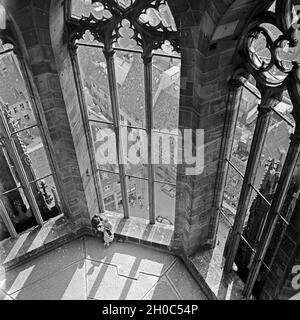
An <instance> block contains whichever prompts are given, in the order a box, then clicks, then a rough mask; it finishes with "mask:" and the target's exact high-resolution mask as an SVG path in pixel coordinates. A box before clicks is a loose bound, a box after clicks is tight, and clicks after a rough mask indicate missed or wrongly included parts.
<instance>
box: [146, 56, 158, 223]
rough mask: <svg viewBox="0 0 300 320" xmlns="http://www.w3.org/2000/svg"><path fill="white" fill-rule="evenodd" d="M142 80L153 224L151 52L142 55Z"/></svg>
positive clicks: (153, 177)
mask: <svg viewBox="0 0 300 320" xmlns="http://www.w3.org/2000/svg"><path fill="white" fill-rule="evenodd" d="M143 61H144V82H145V108H146V131H147V142H148V143H147V151H148V152H147V156H148V167H147V168H148V194H149V221H150V224H155V192H154V181H155V168H154V165H153V164H152V129H153V94H152V53H150V54H149V55H147V56H143Z"/></svg>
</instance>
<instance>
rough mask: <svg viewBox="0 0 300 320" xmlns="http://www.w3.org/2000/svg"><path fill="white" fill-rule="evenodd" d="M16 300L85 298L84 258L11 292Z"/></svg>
mask: <svg viewBox="0 0 300 320" xmlns="http://www.w3.org/2000/svg"><path fill="white" fill-rule="evenodd" d="M12 297H13V298H14V299H17V300H84V299H86V287H85V268H84V260H82V261H80V262H77V263H74V264H73V265H71V266H69V267H67V268H66V269H64V270H61V271H59V272H57V273H55V274H52V275H51V276H49V277H47V278H45V279H42V280H40V281H37V282H35V283H34V284H32V285H30V286H28V287H26V288H24V289H22V290H20V291H18V292H15V293H14V294H12Z"/></svg>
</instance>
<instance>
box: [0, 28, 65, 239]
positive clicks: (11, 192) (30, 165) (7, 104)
mask: <svg viewBox="0 0 300 320" xmlns="http://www.w3.org/2000/svg"><path fill="white" fill-rule="evenodd" d="M1 35H3V38H2V40H1V39H0V168H1V169H0V240H3V239H5V238H7V237H9V236H12V237H16V236H17V234H18V233H20V232H22V231H24V230H27V229H29V228H31V227H33V226H36V225H40V226H41V225H42V224H43V223H44V222H45V221H46V220H48V219H50V218H52V217H55V216H57V215H58V214H60V213H61V202H60V200H59V196H58V191H57V183H56V182H57V180H56V176H55V170H54V167H53V165H52V161H51V157H50V152H49V150H48V145H47V141H46V138H45V133H44V128H43V126H42V123H41V118H40V116H39V112H38V109H37V105H36V102H35V99H34V97H33V90H32V87H31V85H30V81H29V77H28V73H27V69H26V66H25V63H24V61H23V60H22V57H20V56H19V55H18V56H17V55H16V54H15V51H16V50H17V46H14V45H12V44H11V43H12V41H10V40H8V39H7V38H6V37H5V33H4V32H3V31H2V33H1Z"/></svg>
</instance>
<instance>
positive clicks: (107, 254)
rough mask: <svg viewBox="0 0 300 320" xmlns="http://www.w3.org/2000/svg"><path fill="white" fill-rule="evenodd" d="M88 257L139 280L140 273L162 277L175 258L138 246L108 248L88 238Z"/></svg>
mask: <svg viewBox="0 0 300 320" xmlns="http://www.w3.org/2000/svg"><path fill="white" fill-rule="evenodd" d="M85 246H86V257H87V258H89V259H92V260H95V261H98V262H105V263H109V264H112V265H116V266H118V272H119V275H123V276H126V277H131V278H138V274H139V273H140V272H143V273H148V274H151V275H153V276H161V275H163V274H164V273H165V272H166V270H167V269H168V268H169V267H170V266H171V265H172V263H174V261H175V257H174V256H172V255H169V254H166V253H163V252H159V251H156V250H154V249H151V248H147V247H144V246H140V245H136V244H128V243H127V244H126V245H124V244H123V243H119V242H114V243H112V244H111V246H110V247H109V248H106V247H105V246H104V245H103V243H102V242H101V241H100V240H99V239H94V238H90V237H88V238H86V242H85Z"/></svg>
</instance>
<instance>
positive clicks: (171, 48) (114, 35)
mask: <svg viewBox="0 0 300 320" xmlns="http://www.w3.org/2000/svg"><path fill="white" fill-rule="evenodd" d="M66 14H67V21H68V30H69V35H70V47H71V52H72V54H71V55H72V61H73V67H74V70H75V78H76V79H77V86H78V87H79V88H81V90H80V91H81V92H83V95H84V99H83V101H82V103H81V104H82V106H81V107H82V109H83V110H84V113H85V117H86V119H85V125H86V128H85V129H86V131H87V133H88V141H89V144H90V146H91V149H92V152H91V154H90V157H91V159H92V166H93V170H94V174H95V175H98V176H99V177H100V184H101V186H100V185H99V186H98V200H99V204H100V208H101V209H102V210H107V211H111V212H119V213H120V214H123V215H124V217H125V218H128V217H130V216H135V217H139V218H144V219H147V220H149V221H150V223H152V224H153V223H155V222H162V223H167V224H171V225H172V224H174V219H175V190H176V188H175V183H176V172H177V171H176V165H175V164H174V163H168V162H165V163H164V162H163V163H162V164H161V163H159V164H153V163H152V159H151V157H152V154H153V153H154V151H155V150H156V149H159V147H158V146H157V145H155V146H154V145H153V143H154V142H153V132H154V131H156V132H158V133H160V131H161V130H163V129H167V131H166V132H162V133H161V138H160V139H162V138H165V139H169V140H170V141H171V142H170V143H171V145H172V146H173V147H172V148H173V149H172V148H171V149H172V150H173V151H172V152H173V157H174V156H175V155H176V150H175V149H174V146H175V147H176V145H177V144H176V139H178V136H177V135H176V133H175V134H174V133H172V130H173V129H175V130H176V129H178V114H179V87H180V52H179V33H178V29H177V27H176V24H175V20H174V18H173V16H172V13H171V10H170V8H169V5H168V2H167V1H165V0H154V1H133V0H131V1H130V0H119V1H116V0H103V1H79V0H77V1H76V0H73V1H68V2H67V6H66ZM112 136H113V137H114V139H113V140H111V141H113V143H112V144H111V146H110V151H111V153H112V154H113V155H114V159H115V161H113V163H110V164H107V163H106V164H103V163H101V159H103V157H105V155H106V153H105V152H106V151H103V150H104V149H103V147H104V144H105V141H107V140H108V139H109V138H110V137H112ZM124 136H125V137H127V138H128V142H125V141H124V140H122V141H121V142H120V139H118V137H122V139H123V137H124ZM159 141H161V140H159ZM159 141H158V142H157V141H156V142H155V143H156V144H160V143H161V142H159ZM172 141H173V142H172ZM174 141H175V143H174ZM125 145H126V146H127V148H126V150H125ZM165 156H166V155H165V154H163V152H160V158H164V157H165ZM95 182H96V185H97V184H99V180H96V181H95Z"/></svg>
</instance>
